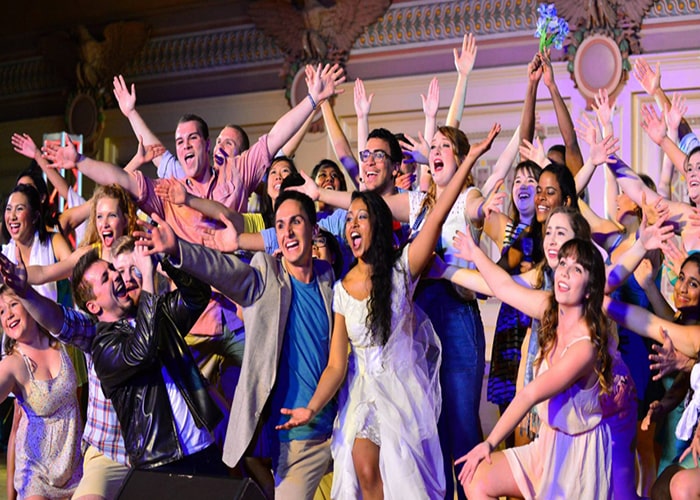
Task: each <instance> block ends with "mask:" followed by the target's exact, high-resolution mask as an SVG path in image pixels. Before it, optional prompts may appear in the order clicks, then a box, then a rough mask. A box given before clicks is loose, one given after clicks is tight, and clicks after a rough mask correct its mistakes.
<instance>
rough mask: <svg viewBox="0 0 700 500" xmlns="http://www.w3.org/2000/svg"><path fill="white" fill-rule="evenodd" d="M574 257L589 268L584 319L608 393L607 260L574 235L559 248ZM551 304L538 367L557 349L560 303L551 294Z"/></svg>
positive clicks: (561, 253)
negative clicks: (605, 301) (604, 302)
mask: <svg viewBox="0 0 700 500" xmlns="http://www.w3.org/2000/svg"><path fill="white" fill-rule="evenodd" d="M566 257H571V258H573V259H575V260H576V262H577V263H578V264H580V265H581V266H582V267H583V268H584V269H585V270H586V271H588V284H587V285H586V295H585V297H584V299H583V306H584V307H583V319H584V321H585V323H586V326H587V328H588V332H589V334H590V337H591V341H592V342H593V344H594V345H595V347H596V351H597V360H598V362H597V363H596V365H595V367H594V369H595V373H596V375H597V376H598V381H599V382H600V387H601V389H602V391H603V392H606V393H607V392H609V391H610V388H611V387H612V357H611V356H610V352H609V350H608V337H609V334H610V324H609V322H608V319H607V317H606V316H605V314H602V313H601V311H602V310H603V297H604V296H605V292H604V290H605V263H604V262H603V257H602V256H601V255H600V252H599V251H598V249H597V248H596V247H595V245H594V244H593V243H592V242H591V241H590V240H582V239H579V238H574V239H572V240H569V241H567V242H566V243H564V245H562V247H561V248H560V249H559V258H560V259H563V258H566ZM549 300H550V302H549V307H548V308H547V310H546V311H545V313H544V316H542V321H541V322H540V330H539V333H538V337H537V341H538V343H539V346H540V354H539V355H538V357H537V359H536V361H535V364H536V365H537V366H539V365H540V364H541V363H542V360H543V359H546V358H547V356H548V355H549V354H550V353H551V352H552V350H553V349H554V346H555V343H556V339H557V326H558V325H559V304H558V302H557V299H556V296H555V294H554V293H552V295H551V297H550V299H549Z"/></svg>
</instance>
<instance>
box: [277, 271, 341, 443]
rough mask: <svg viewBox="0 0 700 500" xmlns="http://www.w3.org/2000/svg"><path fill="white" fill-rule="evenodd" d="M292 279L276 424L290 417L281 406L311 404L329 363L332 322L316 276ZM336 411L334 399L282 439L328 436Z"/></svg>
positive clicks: (278, 377) (283, 433)
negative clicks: (329, 319)
mask: <svg viewBox="0 0 700 500" xmlns="http://www.w3.org/2000/svg"><path fill="white" fill-rule="evenodd" d="M290 278H291V283H292V303H291V306H290V308H289V317H288V318H287V325H286V327H285V332H284V340H283V342H282V352H281V355H280V364H279V367H278V369H277V382H276V384H275V388H274V392H273V396H272V406H271V417H270V423H271V424H273V425H280V424H283V423H285V422H286V421H287V420H289V417H288V416H286V415H282V414H281V413H280V409H281V408H299V407H305V406H306V405H308V404H309V401H310V400H311V397H312V396H313V394H314V392H315V391H316V387H317V386H318V381H319V379H320V378H321V373H323V370H324V369H325V368H326V365H327V364H328V355H329V352H330V325H329V324H328V316H327V314H326V308H325V306H324V304H323V297H322V296H321V291H320V290H319V287H318V282H317V280H316V278H314V279H313V280H312V281H311V283H308V284H306V283H302V282H301V281H298V280H296V279H294V278H293V277H291V276H290ZM336 410H337V405H336V402H335V400H332V401H331V402H329V403H328V404H327V405H326V406H325V407H324V408H323V409H322V410H321V411H320V412H319V413H318V415H316V416H315V417H314V419H313V420H312V421H311V422H309V423H308V424H307V425H303V426H300V427H295V428H294V429H291V430H289V431H279V436H278V437H279V440H280V441H284V442H286V441H295V440H301V439H322V438H327V437H329V436H330V435H331V431H332V429H333V420H334V419H335V414H336Z"/></svg>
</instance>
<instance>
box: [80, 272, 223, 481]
mask: <svg viewBox="0 0 700 500" xmlns="http://www.w3.org/2000/svg"><path fill="white" fill-rule="evenodd" d="M163 269H164V270H165V271H166V272H167V273H168V275H169V276H170V277H171V278H172V279H173V281H174V282H175V284H176V285H177V290H176V291H174V292H170V293H167V294H165V295H161V296H157V295H152V294H150V293H147V292H141V298H140V299H139V306H138V311H137V314H136V319H135V327H132V326H131V324H130V323H129V321H128V320H126V319H122V320H119V321H117V322H114V323H104V322H100V323H98V324H97V332H96V336H95V340H94V341H93V343H92V357H93V361H94V364H95V371H96V373H97V376H98V377H99V379H100V382H101V383H102V390H103V391H104V393H105V396H107V397H108V398H109V399H111V400H112V403H113V404H114V409H115V410H116V412H117V416H118V418H119V423H120V425H121V428H122V433H123V435H124V444H125V445H126V450H127V453H128V454H129V461H130V463H131V466H132V467H136V468H142V469H144V468H152V467H158V466H160V465H164V464H166V463H170V462H174V461H176V460H179V459H181V458H182V457H183V456H184V455H183V451H182V449H181V448H180V444H179V441H178V438H177V430H176V428H175V421H174V419H173V412H172V408H171V406H170V400H169V399H168V394H167V390H166V387H165V382H164V380H163V377H162V375H161V367H162V366H165V368H166V369H167V371H168V374H169V375H170V376H171V377H172V378H173V380H174V381H175V383H176V385H177V387H178V389H179V390H180V393H181V394H182V396H183V398H184V400H185V402H186V403H187V407H188V409H189V410H190V413H191V414H192V416H193V417H194V421H195V423H196V425H197V427H199V428H202V427H206V428H207V429H208V430H210V431H211V430H213V429H214V427H215V426H216V424H217V423H218V422H219V420H220V419H221V418H222V414H221V411H220V410H219V408H218V407H217V406H216V404H215V403H214V401H213V400H212V399H211V397H210V396H209V393H208V391H207V382H206V380H205V379H204V377H203V376H202V374H201V372H200V371H199V369H198V368H197V364H196V363H195V362H194V359H193V358H192V354H191V353H190V350H189V348H188V347H187V344H186V343H185V341H184V338H183V337H184V336H185V335H186V334H187V332H189V330H190V328H191V327H192V325H194V323H195V322H196V320H197V318H199V316H200V315H201V314H202V311H204V309H205V307H206V306H207V304H208V302H209V298H210V297H211V288H210V287H209V286H208V285H206V284H204V283H202V282H201V281H199V280H196V279H194V278H192V277H191V276H189V275H187V274H185V273H184V272H182V271H180V270H177V269H175V268H173V267H172V266H171V265H170V264H169V263H168V262H167V259H166V260H165V261H164V262H163Z"/></svg>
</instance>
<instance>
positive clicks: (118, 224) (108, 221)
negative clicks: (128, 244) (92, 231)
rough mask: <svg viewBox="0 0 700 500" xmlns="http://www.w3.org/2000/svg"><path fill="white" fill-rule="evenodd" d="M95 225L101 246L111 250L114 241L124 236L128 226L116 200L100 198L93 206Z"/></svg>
mask: <svg viewBox="0 0 700 500" xmlns="http://www.w3.org/2000/svg"><path fill="white" fill-rule="evenodd" d="M95 225H96V226H97V234H98V235H99V236H100V240H101V241H102V245H104V247H105V248H108V249H109V248H111V247H112V245H113V244H114V241H115V240H116V239H117V238H119V237H120V236H124V233H125V231H126V228H127V226H128V223H127V220H126V216H125V215H124V212H123V211H122V209H121V208H120V207H119V200H117V199H116V198H107V197H104V198H100V199H99V200H97V203H96V204H95Z"/></svg>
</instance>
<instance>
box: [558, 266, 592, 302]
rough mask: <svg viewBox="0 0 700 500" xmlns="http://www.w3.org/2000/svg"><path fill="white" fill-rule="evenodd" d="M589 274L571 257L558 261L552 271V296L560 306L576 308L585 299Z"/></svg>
mask: <svg viewBox="0 0 700 500" xmlns="http://www.w3.org/2000/svg"><path fill="white" fill-rule="evenodd" d="M588 280H589V272H588V271H587V270H586V269H585V268H584V267H583V265H581V264H580V263H579V262H578V261H577V260H576V259H575V258H574V257H573V256H566V257H562V258H561V259H559V262H558V264H557V267H556V270H555V271H554V296H555V297H556V299H557V302H558V303H559V304H561V305H569V306H577V305H581V304H583V302H584V301H585V299H586V297H587V289H588Z"/></svg>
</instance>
